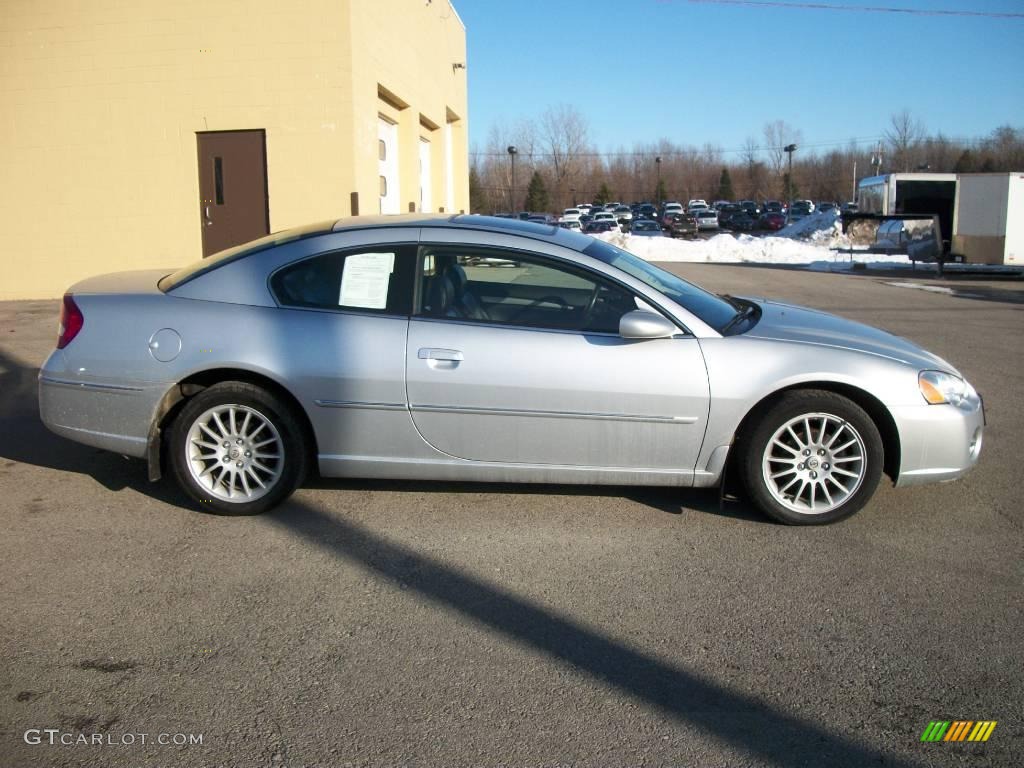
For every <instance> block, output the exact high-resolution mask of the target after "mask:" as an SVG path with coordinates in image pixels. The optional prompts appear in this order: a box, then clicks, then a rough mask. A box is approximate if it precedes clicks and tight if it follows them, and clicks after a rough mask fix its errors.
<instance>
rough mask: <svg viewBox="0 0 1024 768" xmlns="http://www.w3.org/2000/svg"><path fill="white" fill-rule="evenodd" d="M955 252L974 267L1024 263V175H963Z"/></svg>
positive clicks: (955, 216) (956, 212)
mask: <svg viewBox="0 0 1024 768" xmlns="http://www.w3.org/2000/svg"><path fill="white" fill-rule="evenodd" d="M952 252H953V254H954V256H962V257H963V260H964V261H966V262H968V263H972V264H1010V265H1022V264H1024V173H962V174H960V176H959V183H958V184H957V191H956V206H955V208H954V214H953V242H952Z"/></svg>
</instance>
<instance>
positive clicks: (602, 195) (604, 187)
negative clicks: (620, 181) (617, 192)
mask: <svg viewBox="0 0 1024 768" xmlns="http://www.w3.org/2000/svg"><path fill="white" fill-rule="evenodd" d="M611 199H612V191H611V190H610V189H608V184H607V183H606V182H603V181H602V182H601V188H600V189H599V190H597V196H596V197H595V198H594V202H595V203H597V204H598V205H604V204H605V203H607V202H608V201H609V200H611Z"/></svg>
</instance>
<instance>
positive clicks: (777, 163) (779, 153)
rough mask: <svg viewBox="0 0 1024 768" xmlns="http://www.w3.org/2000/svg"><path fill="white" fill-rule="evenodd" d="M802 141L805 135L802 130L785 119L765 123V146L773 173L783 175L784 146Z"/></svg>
mask: <svg viewBox="0 0 1024 768" xmlns="http://www.w3.org/2000/svg"><path fill="white" fill-rule="evenodd" d="M801 141H803V135H802V134H801V133H800V131H799V130H797V129H796V128H794V127H793V126H791V125H790V124H789V123H787V122H786V121H785V120H773V121H771V122H770V123H765V124H764V144H765V147H764V148H765V151H766V152H767V153H768V164H769V166H770V167H771V169H772V173H774V174H775V175H776V176H781V175H782V162H783V158H784V157H785V156H786V152H785V149H784V148H785V147H786V146H787V145H788V144H799V143H800V142H801Z"/></svg>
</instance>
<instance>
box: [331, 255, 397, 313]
mask: <svg viewBox="0 0 1024 768" xmlns="http://www.w3.org/2000/svg"><path fill="white" fill-rule="evenodd" d="M394 271H395V254H394V253H354V254H352V255H350V256H348V257H346V259H345V268H344V270H343V271H342V273H341V292H340V294H339V295H338V305H339V306H342V307H354V308H358V309H384V308H385V307H387V305H388V285H389V283H390V281H391V273H392V272H394Z"/></svg>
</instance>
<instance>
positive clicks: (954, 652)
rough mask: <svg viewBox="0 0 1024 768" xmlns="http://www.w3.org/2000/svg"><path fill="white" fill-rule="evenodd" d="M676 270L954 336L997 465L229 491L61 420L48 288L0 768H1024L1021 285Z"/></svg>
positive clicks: (16, 387) (0, 396) (29, 345)
mask: <svg viewBox="0 0 1024 768" xmlns="http://www.w3.org/2000/svg"><path fill="white" fill-rule="evenodd" d="M671 268H672V269H673V270H674V271H676V272H678V273H679V274H682V275H683V276H685V277H687V278H690V279H693V280H695V281H696V282H699V283H701V284H703V285H705V286H706V287H709V288H712V289H714V290H717V291H721V292H728V293H734V294H738V295H767V296H771V297H774V298H779V299H784V300H790V301H794V302H797V303H802V304H807V305H811V306H815V307H820V308H824V309H827V310H829V311H832V312H835V313H837V314H840V315H844V316H847V317H850V318H853V319H857V320H862V321H865V322H869V323H872V324H875V325H878V326H881V327H883V328H886V329H888V330H890V331H893V332H895V333H897V334H899V335H902V336H906V337H909V338H911V339H913V340H915V341H917V342H919V343H921V344H923V345H924V346H925V347H927V348H928V349H930V350H932V351H933V352H936V353H937V354H939V355H941V356H943V357H945V358H947V359H949V360H950V361H952V362H953V363H954V364H955V365H957V366H958V367H959V368H960V369H961V370H962V371H963V372H964V374H965V375H966V376H967V377H968V379H969V380H970V381H971V382H972V383H973V384H974V385H975V386H976V387H977V389H978V390H979V391H981V392H982V394H983V395H984V396H985V403H986V406H987V414H988V422H989V427H988V431H987V433H986V436H985V446H984V450H983V452H982V459H981V463H980V465H979V466H978V467H977V468H976V469H975V471H974V472H972V473H971V474H970V475H968V476H967V477H966V478H964V479H963V480H961V481H958V482H956V483H952V484H948V485H941V486H925V487H920V488H911V489H904V490H899V491H897V490H893V489H891V488H888V487H882V488H881V489H880V491H879V493H878V495H877V496H876V498H875V500H874V502H873V503H872V504H871V505H870V506H869V507H868V508H867V509H865V510H863V511H862V512H860V513H859V514H858V515H856V516H855V517H853V518H852V519H850V520H848V521H846V522H843V523H840V524H838V525H834V526H829V527H824V528H812V529H798V528H788V527H784V526H780V525H775V524H773V523H770V522H768V521H767V520H766V519H764V518H762V517H760V516H759V515H757V514H755V513H754V512H752V511H751V510H750V509H749V508H748V507H747V506H746V505H745V504H744V503H743V502H742V500H733V501H729V502H727V503H726V504H725V505H724V508H722V509H720V508H719V503H718V496H717V493H716V492H711V491H688V492H680V491H673V490H665V489H641V488H586V487H567V486H544V487H529V486H523V487H519V486H504V485H502V486H498V485H471V484H429V483H396V482H357V481H314V482H311V483H310V484H308V485H307V487H306V488H304V489H302V490H300V491H299V492H298V493H297V494H296V496H295V497H294V498H293V499H292V500H290V501H289V502H288V503H287V504H285V505H284V506H283V507H281V508H280V509H278V510H277V511H275V512H274V513H272V514H270V515H266V516H263V517H257V518H223V517H215V516H210V515H206V514H203V513H200V512H197V511H195V510H193V509H192V508H190V507H189V506H188V505H187V503H186V501H185V499H184V497H183V496H182V494H180V493H179V492H178V491H177V490H176V489H175V488H173V487H172V486H171V485H170V484H169V483H166V482H163V483H159V484H150V483H148V482H147V481H146V472H145V467H144V465H143V464H142V463H140V462H136V461H128V460H125V459H123V458H121V457H119V456H115V455H111V454H106V453H102V452H98V451H95V450H93V449H91V448H87V447H85V446H81V445H78V444H75V443H71V442H68V441H65V440H62V439H60V438H58V437H56V436H54V435H51V434H50V433H48V432H47V431H46V430H45V429H44V427H43V426H42V425H41V424H40V422H39V421H38V412H37V407H36V392H35V378H36V370H37V368H38V366H39V365H40V363H41V362H42V360H43V359H44V358H45V356H46V355H47V354H48V352H49V350H50V348H51V347H52V345H53V340H54V336H55V326H56V315H57V302H55V301H52V302H11V303H6V304H0V515H2V520H3V527H4V536H3V537H2V538H0V588H2V590H3V595H4V611H3V619H4V620H3V631H2V633H0V656H2V669H3V673H2V676H0V755H2V756H3V758H2V759H0V763H2V764H4V765H11V766H92V765H104V766H126V767H127V766H178V765H180V766H214V765H224V766H262V765H267V766H277V765H287V766H300V765H322V766H328V765H330V766H335V765H346V764H351V765H366V766H391V765H438V766H440V765H445V766H448V765H480V766H491V765H523V766H526V765H546V766H554V765H593V766H605V765H627V764H628V765H699V766H761V765H770V766H805V765H806V766H871V765H886V766H945V765H970V766H1009V765H1014V764H1017V763H1018V762H1019V757H1018V758H1014V757H1013V755H1015V754H1017V755H1019V754H1020V752H1021V748H1022V746H1024V738H1022V736H1024V728H1022V717H1024V671H1022V666H1021V658H1024V631H1022V630H1024V615H1022V613H1024V611H1022V602H1021V594H1022V591H1021V587H1022V576H1024V568H1022V554H1024V547H1022V543H1024V535H1022V523H1024V505H1022V504H1021V502H1020V499H1019V490H1018V489H1019V485H1018V483H1019V482H1020V477H1021V473H1020V449H1019V440H1020V436H1021V435H1022V434H1024V415H1022V414H1024V409H1022V408H1021V407H1020V403H1019V400H1020V396H1019V392H1020V390H1021V376H1022V374H1024V365H1022V361H1024V314H1022V313H1024V283H1022V282H1021V281H1020V280H1017V281H1000V280H995V279H989V278H949V279H946V280H938V279H936V278H934V277H930V276H921V275H917V276H912V275H910V274H909V273H906V272H901V273H899V274H897V275H892V274H881V273H867V274H860V275H838V274H822V273H809V272H803V271H798V270H785V269H769V268H757V267H743V266H721V265H717V266H711V265H673V266H672V267H671ZM908 282H911V283H917V284H918V287H914V286H913V285H912V286H907V285H905V284H906V283H908ZM892 283H897V285H893V284H892ZM920 286H924V287H925V288H930V289H936V288H938V289H940V292H936V291H935V290H923V289H922V288H921V287H920ZM933 720H975V721H976V720H995V721H997V722H998V726H997V727H996V728H995V730H994V731H993V733H992V736H991V738H990V740H989V741H988V742H986V743H983V744H973V743H934V744H933V743H922V742H921V741H920V737H921V734H922V731H924V729H925V727H926V726H927V725H928V723H929V722H930V721H933ZM45 729H51V730H55V731H56V739H55V742H56V743H54V744H50V743H49V742H48V741H47V739H48V738H49V736H48V734H47V732H46V731H45ZM30 730H33V731H35V730H38V731H39V740H40V741H41V742H42V743H37V744H33V743H28V741H32V740H34V738H32V737H29V738H28V739H26V732H27V731H30ZM81 734H85V735H88V736H89V737H90V740H91V738H92V735H94V734H97V735H99V739H98V740H99V741H101V742H102V743H89V744H81V743H77V742H78V741H79V740H78V739H77V737H78V736H79V735H81ZM179 735H180V736H183V737H184V738H185V739H186V743H185V744H175V743H174V741H175V740H179V741H180V739H178V736H179ZM65 736H66V737H68V739H70V740H71V741H72V743H71V744H62V743H60V742H61V738H62V737H65ZM129 736H130V737H131V740H130V741H131V742H132V743H127V742H128V737H129ZM142 736H144V737H145V743H142V741H141V740H140V737H142ZM196 736H199V737H200V738H201V740H202V743H201V744H196V743H191V744H189V743H187V742H188V741H189V740H191V741H195V737H196ZM161 737H164V739H163V740H164V741H170V742H171V743H169V744H161V743H159V741H160V740H161ZM68 739H65V740H68Z"/></svg>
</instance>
